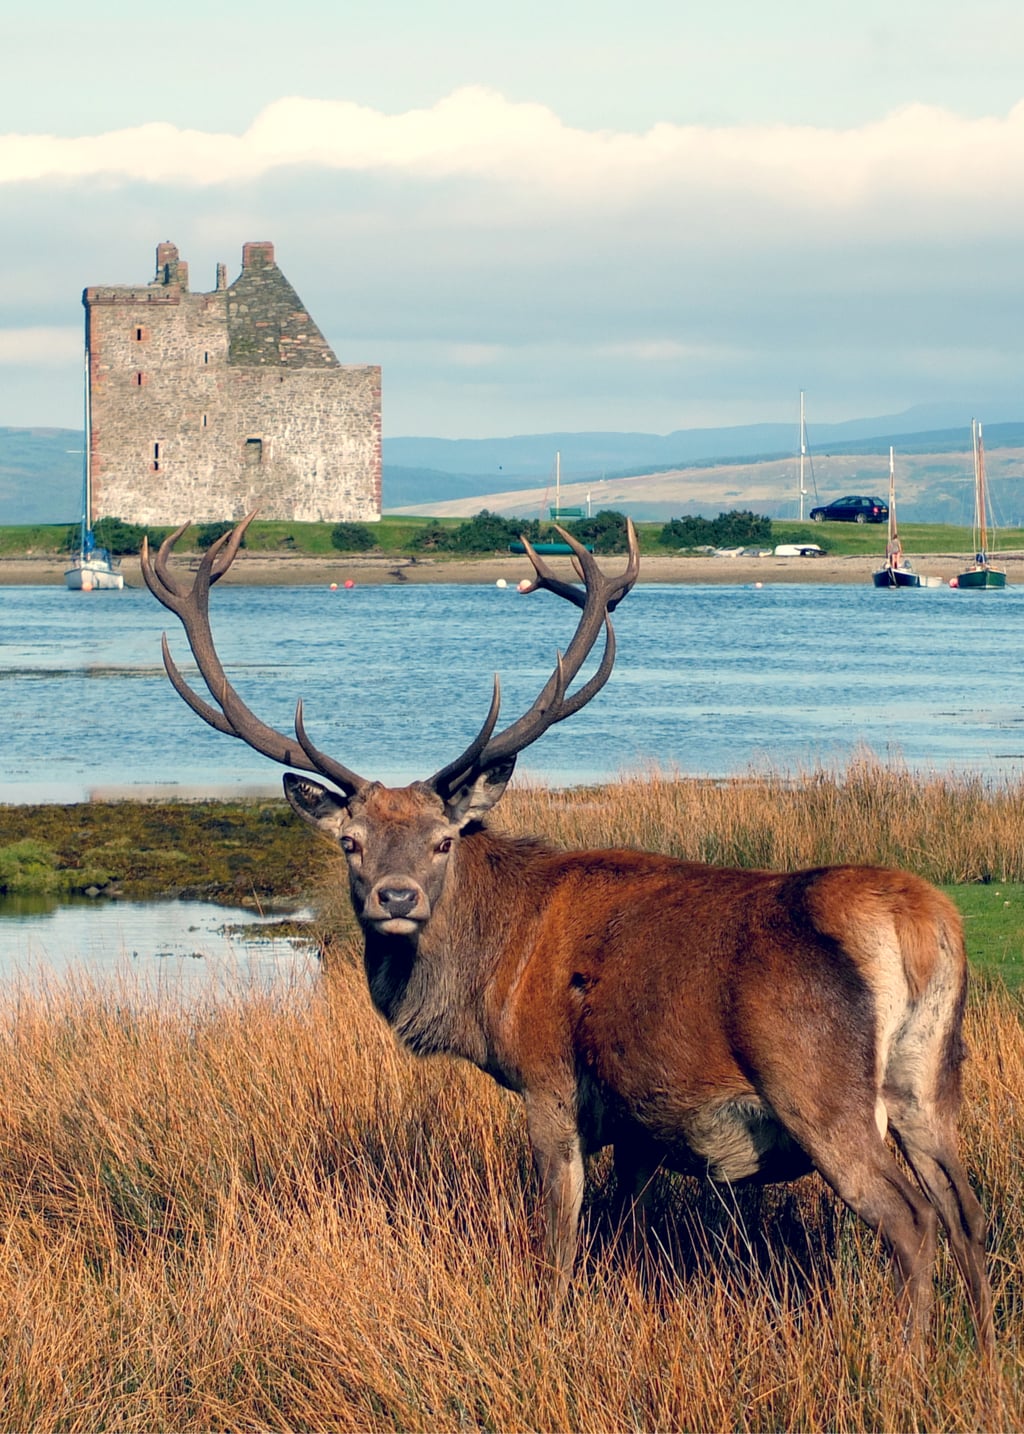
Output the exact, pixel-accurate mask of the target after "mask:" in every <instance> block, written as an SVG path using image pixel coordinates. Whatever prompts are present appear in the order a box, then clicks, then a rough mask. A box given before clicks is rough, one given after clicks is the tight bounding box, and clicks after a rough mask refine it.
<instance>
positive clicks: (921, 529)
mask: <svg viewBox="0 0 1024 1434" xmlns="http://www.w3.org/2000/svg"><path fill="white" fill-rule="evenodd" d="M427 521H428V520H427V519H425V518H415V517H405V516H391V515H385V516H384V517H383V518H382V519H381V521H380V522H379V523H372V524H368V525H367V527H368V528H369V531H370V533H371V534H372V537H373V540H374V544H375V547H376V549H377V551H379V552H381V553H384V554H385V555H388V556H394V557H409V556H412V555H413V553H414V552H415V551H416V550H415V548H414V547H413V546H412V545H411V539H412V538H413V537H414V536H415V534H416V533H418V532H419V531H420V530H421V529H422V528H423V527H424V526H425V525H426V523H427ZM429 521H430V522H431V523H432V524H433V523H436V524H438V525H440V526H441V527H448V528H456V527H458V526H459V525H460V524H461V523H462V522H464V521H465V520H464V519H461V518H437V519H433V518H432V519H430V520H429ZM332 527H333V524H331V523H292V522H267V523H260V522H254V523H253V524H252V525H251V527H250V528H249V530H248V532H247V534H246V546H247V548H248V549H249V550H250V551H252V552H258V553H279V554H288V553H293V554H296V555H298V556H309V557H331V556H335V555H336V551H337V550H336V549H335V548H334V547H332V545H331V529H332ZM663 527H664V524H663V523H638V524H637V533H638V535H639V538H640V549H641V552H645V553H651V554H655V553H664V552H665V551H667V550H666V549H665V548H664V547H662V546H661V544H660V543H659V542H658V535H659V534H660V533H661V530H662V528H663ZM153 531H154V534H164V535H166V533H168V532H170V531H171V530H170V529H169V528H168V529H154V530H153ZM67 532H68V525H67V524H66V523H61V524H51V525H43V524H36V525H34V526H31V527H0V558H24V557H46V556H48V557H56V556H58V555H59V554H61V553H63V552H65V547H64V546H63V545H64V540H65V538H66V535H67ZM900 532H901V536H902V538H903V544H904V547H905V548H906V550H907V551H908V552H909V553H912V554H914V555H915V556H917V555H920V554H922V553H962V554H964V555H965V556H966V555H967V554H969V553H972V552H973V551H974V547H973V539H972V536H971V530H970V528H955V527H948V526H945V525H943V524H940V523H908V524H905V525H903V524H901V527H900ZM198 533H199V529H198V528H196V527H192V528H190V529H189V530H188V531H187V532H186V533H185V534H184V536H183V537H182V538H181V540H180V542H179V544H178V548H177V551H179V552H181V553H188V552H194V551H195V550H196V548H195V544H196V538H197V536H198ZM771 541H772V543H773V544H775V543H792V542H797V541H811V542H817V543H820V544H821V545H822V546H824V547H826V548H827V549H828V551H829V552H830V553H833V554H834V555H835V556H837V557H859V556H864V555H867V554H879V553H881V552H882V551H883V550H884V548H885V530H884V528H881V527H879V526H878V525H876V524H867V525H865V526H863V527H859V526H858V525H857V524H856V523H810V522H806V523H797V522H786V521H773V523H772V538H771ZM998 547H999V548H1001V549H1002V550H1003V551H1017V550H1020V549H1022V548H1024V528H1017V529H1007V530H1006V531H1005V532H1001V533H1000V534H999V543H998ZM440 556H441V558H442V559H443V558H444V556H445V555H444V554H441V555H440Z"/></svg>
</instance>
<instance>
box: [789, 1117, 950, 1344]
mask: <svg viewBox="0 0 1024 1434" xmlns="http://www.w3.org/2000/svg"><path fill="white" fill-rule="evenodd" d="M794 1133H795V1134H798V1138H800V1140H801V1143H802V1144H803V1145H804V1148H805V1149H806V1150H807V1152H808V1154H809V1155H810V1157H811V1159H812V1160H813V1162H814V1165H815V1168H816V1169H817V1170H818V1172H819V1173H820V1174H821V1175H822V1176H823V1177H824V1179H825V1180H827V1181H828V1183H829V1185H831V1186H832V1189H833V1190H834V1191H835V1192H836V1194H837V1195H838V1196H839V1198H840V1199H841V1200H842V1201H844V1203H845V1204H846V1205H848V1206H849V1208H850V1209H851V1210H852V1211H853V1212H854V1214H855V1215H859V1216H860V1218H861V1219H862V1220H863V1221H864V1222H865V1224H867V1225H869V1226H870V1227H871V1229H872V1230H874V1231H875V1232H876V1233H877V1234H878V1235H880V1236H881V1238H882V1239H883V1240H884V1242H885V1244H886V1246H887V1248H888V1250H889V1252H890V1255H891V1257H892V1262H893V1274H894V1277H895V1281H896V1294H897V1298H898V1299H899V1302H900V1305H901V1308H902V1310H903V1317H904V1322H905V1325H906V1328H907V1333H908V1335H909V1337H910V1339H911V1341H912V1343H913V1344H914V1345H916V1346H918V1347H920V1346H921V1344H922V1342H923V1340H924V1338H925V1336H926V1334H927V1332H928V1325H929V1321H930V1318H931V1310H932V1303H933V1297H934V1296H933V1289H932V1271H933V1268H934V1264H935V1243H936V1231H937V1228H938V1220H937V1219H936V1215H935V1211H934V1210H933V1209H932V1206H931V1205H930V1204H929V1202H928V1201H927V1200H926V1199H925V1198H924V1196H923V1195H922V1194H921V1192H920V1191H919V1190H918V1189H917V1188H916V1186H915V1185H914V1184H913V1183H912V1182H911V1181H910V1180H908V1179H907V1177H906V1175H904V1173H903V1171H902V1170H901V1169H900V1166H899V1164H898V1163H897V1161H896V1158H895V1157H894V1155H893V1154H892V1152H891V1151H890V1150H889V1148H888V1147H887V1146H886V1144H885V1141H884V1140H883V1139H882V1137H881V1135H880V1134H879V1132H878V1129H877V1126H876V1125H875V1124H874V1122H873V1121H872V1122H871V1123H870V1124H869V1125H868V1126H866V1127H859V1128H857V1129H852V1130H849V1129H836V1128H832V1129H829V1130H820V1129H819V1130H814V1131H801V1132H799V1133H798V1132H794Z"/></svg>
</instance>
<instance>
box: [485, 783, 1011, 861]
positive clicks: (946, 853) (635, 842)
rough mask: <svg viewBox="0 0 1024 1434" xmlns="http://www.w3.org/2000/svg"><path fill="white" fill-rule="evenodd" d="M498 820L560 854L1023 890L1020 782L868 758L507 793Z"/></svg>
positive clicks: (528, 789) (499, 809)
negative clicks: (890, 871) (843, 867)
mask: <svg viewBox="0 0 1024 1434" xmlns="http://www.w3.org/2000/svg"><path fill="white" fill-rule="evenodd" d="M498 812H499V813H500V814H501V816H502V817H503V818H504V820H505V822H506V824H507V825H508V826H510V827H512V828H514V829H515V830H517V831H531V832H536V833H537V834H539V835H542V836H546V837H548V838H549V839H550V840H552V841H556V842H558V843H559V844H561V845H563V846H568V847H574V846H628V847H643V848H649V849H651V850H655V851H665V852H670V853H671V854H672V855H673V856H678V857H682V858H684V859H685V860H688V861H706V862H712V863H714V864H717V865H721V866H744V867H751V866H758V867H768V868H777V869H779V870H785V871H791V870H796V869H798V868H800V867H810V866H821V865H828V864H830V863H836V862H877V863H879V864H880V865H883V866H899V867H906V868H907V869H908V870H910V871H916V872H918V873H920V875H921V876H924V877H926V878H927V879H928V880H929V881H935V882H939V883H941V884H956V883H962V882H972V881H984V880H989V879H994V880H999V881H1024V783H1022V782H1020V781H1019V780H1018V781H1017V782H1016V783H1008V784H1005V785H996V786H993V785H991V784H988V783H986V782H985V781H984V780H983V779H982V778H981V777H971V776H965V775H962V774H952V775H950V774H935V775H933V776H930V777H929V776H921V775H919V774H916V773H911V772H909V771H907V770H905V769H903V768H900V767H894V766H887V765H883V764H882V763H880V762H878V761H877V760H875V759H874V758H872V757H870V756H865V757H864V758H863V759H861V760H858V761H855V762H853V763H851V764H850V766H849V767H848V768H846V769H840V770H837V771H831V770H828V769H822V768H817V769H815V770H814V771H811V772H806V773H795V774H789V773H777V774H771V773H769V774H767V775H756V776H753V775H752V776H751V777H749V778H746V779H740V780H734V781H725V782H709V781H707V780H706V779H703V778H680V777H678V776H674V775H672V774H669V773H663V772H659V771H657V770H654V771H651V772H649V773H645V774H642V775H639V776H634V777H629V778H626V779H624V780H622V781H620V782H618V783H616V784H615V785H614V786H612V787H606V788H592V789H584V788H575V789H573V788H571V789H568V790H565V791H559V790H555V789H548V788H544V787H535V788H526V789H525V790H523V789H519V790H515V789H514V790H512V791H511V792H510V793H509V794H508V796H506V797H505V799H504V801H503V803H502V805H501V806H500V807H499V808H498Z"/></svg>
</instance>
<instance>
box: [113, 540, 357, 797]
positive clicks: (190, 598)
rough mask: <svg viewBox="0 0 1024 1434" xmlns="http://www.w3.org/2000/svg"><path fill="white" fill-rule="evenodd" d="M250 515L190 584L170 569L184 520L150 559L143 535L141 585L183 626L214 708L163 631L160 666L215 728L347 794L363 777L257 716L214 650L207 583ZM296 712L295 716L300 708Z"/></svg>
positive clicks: (222, 567) (233, 551)
mask: <svg viewBox="0 0 1024 1434" xmlns="http://www.w3.org/2000/svg"><path fill="white" fill-rule="evenodd" d="M255 516H256V515H255V513H250V514H249V515H248V517H247V518H244V519H243V520H242V522H241V523H239V524H238V525H237V526H236V527H234V528H233V529H232V530H231V532H230V533H225V534H224V536H223V537H221V538H218V540H217V541H216V542H215V543H213V544H211V546H210V547H209V548H208V549H207V551H206V553H205V554H204V555H203V558H202V561H201V562H200V564H199V567H198V569H197V571H196V575H195V579H194V581H193V583H192V586H191V587H190V588H186V587H185V586H184V585H183V584H182V583H180V582H179V581H178V579H177V578H176V577H175V576H174V574H173V573H172V572H171V569H170V560H171V557H172V554H173V551H174V545H175V543H176V542H177V541H178V539H179V538H180V537H181V536H182V534H183V533H184V532H185V530H186V529H187V528H188V526H189V525H188V523H185V524H183V525H182V526H181V527H180V528H178V529H177V530H176V531H175V532H173V533H172V534H171V535H170V537H168V538H166V539H165V540H164V541H163V542H162V543H161V545H160V550H159V552H158V553H157V556H156V559H155V561H151V559H150V556H149V544H148V542H146V540H145V539H144V540H143V544H142V555H141V559H142V576H143V578H144V579H145V582H146V586H147V587H148V588H149V590H150V592H151V593H152V594H153V596H154V597H155V598H157V599H158V601H159V602H161V603H163V605H164V607H166V608H168V609H169V610H170V611H171V612H173V613H174V615H175V616H176V617H177V618H178V620H179V621H180V623H181V625H182V627H183V628H184V629H185V636H186V637H187V638H188V645H189V647H190V648H191V649H192V656H193V657H194V658H195V660H196V666H197V667H198V668H199V673H200V676H201V677H202V679H203V681H204V682H205V684H206V686H207V689H208V690H209V693H210V696H211V697H212V698H213V700H214V702H215V703H216V704H217V708H219V709H220V710H219V711H218V710H217V708H214V707H211V706H210V704H209V703H208V702H206V701H205V700H204V699H203V698H202V697H200V696H199V695H198V693H196V692H194V691H193V690H192V688H191V687H189V685H188V683H187V682H186V681H185V679H184V677H182V675H181V673H180V671H179V670H178V668H177V667H176V666H175V664H174V661H173V660H172V658H171V655H170V648H169V647H168V643H167V636H166V634H164V638H163V655H164V667H165V668H166V670H167V675H168V677H169V678H170V680H171V684H172V685H173V687H174V690H175V691H176V692H177V693H178V695H179V696H180V697H181V698H182V699H183V700H184V701H185V702H187V703H188V705H189V707H191V708H192V710H193V712H195V713H197V714H198V716H200V717H202V719H203V721H204V722H208V723H209V725H210V726H211V727H214V728H216V730H217V731H218V732H224V733H226V734H227V735H228V736H230V737H237V738H239V739H240V740H241V741H243V742H245V743H246V744H247V745H248V746H250V747H252V748H253V749H254V750H255V751H257V752H260V753H261V754H262V755H263V756H264V757H270V758H271V759H272V760H273V761H275V762H280V763H281V764H282V766H286V767H298V768H299V769H300V770H301V771H304V772H319V773H321V775H322V776H325V777H328V778H329V779H331V780H335V781H338V782H339V783H340V785H342V786H343V787H345V788H346V789H347V790H348V792H349V794H351V793H352V792H353V791H355V790H357V789H358V788H359V787H361V786H364V785H365V783H364V781H363V778H362V777H358V776H357V775H356V774H355V773H354V772H349V771H348V769H347V768H343V767H341V766H340V765H339V764H338V763H332V762H331V759H330V758H325V759H324V762H325V765H320V763H319V761H318V756H319V754H316V755H314V754H315V753H316V749H315V748H314V747H312V744H309V750H307V747H306V745H305V744H304V743H303V741H302V737H301V736H300V735H299V733H298V732H296V735H295V736H294V737H286V736H285V735H284V734H283V733H281V732H278V731H276V729H275V728H273V727H268V726H267V724H266V723H265V722H262V721H261V720H260V719H259V718H258V717H257V716H256V714H255V713H254V712H252V711H251V709H250V708H249V707H247V706H246V704H245V703H244V702H243V701H242V699H241V697H239V695H238V693H237V692H236V691H235V689H234V688H233V687H232V685H231V683H230V682H229V681H228V679H227V674H226V673H225V671H224V668H223V666H222V665H221V661H220V658H219V657H218V656H217V651H216V648H215V647H214V643H213V634H212V632H211V630H210V612H209V601H210V587H211V586H212V584H213V583H215V582H217V581H218V579H219V578H222V577H223V576H224V574H225V573H226V572H227V570H228V568H230V566H231V564H232V563H233V562H234V559H235V557H236V555H237V553H238V549H239V547H240V546H241V542H242V538H243V536H244V535H245V530H246V528H247V527H248V526H249V524H250V523H251V522H252V520H253V518H254V517H255ZM298 715H299V720H300V721H301V711H300V713H299V714H298ZM337 773H344V776H338V775H337Z"/></svg>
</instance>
